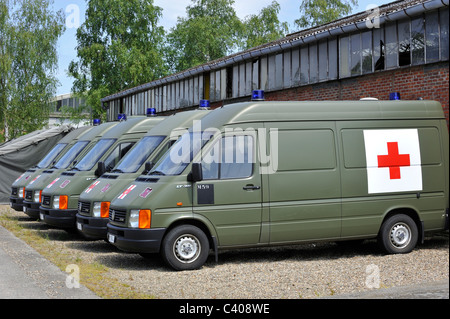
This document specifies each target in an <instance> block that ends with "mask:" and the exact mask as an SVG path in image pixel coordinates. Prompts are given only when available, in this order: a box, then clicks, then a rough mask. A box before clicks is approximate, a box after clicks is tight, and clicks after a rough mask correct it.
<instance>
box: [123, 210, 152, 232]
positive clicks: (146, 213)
mask: <svg viewBox="0 0 450 319" xmlns="http://www.w3.org/2000/svg"><path fill="white" fill-rule="evenodd" d="M151 221H152V211H151V210H149V209H141V210H137V209H132V210H131V211H130V218H129V219H128V225H129V227H130V228H140V229H148V228H150V227H151Z"/></svg>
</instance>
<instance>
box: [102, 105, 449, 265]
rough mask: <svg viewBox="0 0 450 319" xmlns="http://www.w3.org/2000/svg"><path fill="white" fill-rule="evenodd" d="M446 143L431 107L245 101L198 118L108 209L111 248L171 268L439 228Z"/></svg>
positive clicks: (396, 239)
mask: <svg viewBox="0 0 450 319" xmlns="http://www.w3.org/2000/svg"><path fill="white" fill-rule="evenodd" d="M448 194H449V138H448V128H447V124H446V120H445V117H444V113H443V110H442V107H441V105H440V104H439V103H438V102H434V101H339V102H333V101H326V102H263V101H262V102H247V103H237V104H230V105H226V106H224V107H222V108H220V109H216V110H214V112H212V113H210V114H208V115H207V116H205V117H204V118H203V119H202V122H201V128H198V127H197V128H196V127H193V128H191V129H190V132H189V133H188V134H187V135H185V136H183V137H181V138H180V139H179V140H178V141H177V142H176V143H175V144H174V145H173V146H172V148H171V149H170V150H169V152H168V153H166V155H165V156H163V157H162V158H161V159H160V161H159V162H158V163H157V164H156V165H155V167H154V168H153V169H152V170H151V171H150V173H149V174H148V176H145V177H140V178H138V179H137V180H136V181H135V182H133V183H132V184H131V185H130V186H129V187H128V188H127V189H126V190H124V191H123V192H122V193H121V194H119V195H118V196H117V197H116V198H115V199H114V200H113V201H112V202H111V205H110V214H109V216H110V217H109V218H110V222H109V223H108V240H109V242H110V243H112V244H113V245H115V246H116V247H118V248H119V249H121V250H123V251H127V252H136V253H141V254H147V253H158V252H159V253H161V256H162V258H163V260H164V261H165V262H166V263H167V264H168V265H169V266H171V267H173V268H174V269H176V270H188V269H197V268H199V267H201V266H202V265H203V264H204V263H205V261H206V259H207V257H208V253H209V251H210V249H212V250H213V251H214V252H215V254H216V259H217V252H218V250H220V249H224V248H227V249H229V248H241V247H260V246H275V245H286V244H297V243H305V242H316V241H343V240H362V239H369V238H378V241H379V243H380V245H381V247H382V248H383V249H384V250H385V251H386V252H388V253H408V252H410V251H411V250H412V249H414V247H415V246H416V244H417V243H418V242H421V241H423V240H424V234H425V233H429V232H433V231H440V230H443V229H444V228H445V227H446V226H445V225H446V221H448V207H449V199H448Z"/></svg>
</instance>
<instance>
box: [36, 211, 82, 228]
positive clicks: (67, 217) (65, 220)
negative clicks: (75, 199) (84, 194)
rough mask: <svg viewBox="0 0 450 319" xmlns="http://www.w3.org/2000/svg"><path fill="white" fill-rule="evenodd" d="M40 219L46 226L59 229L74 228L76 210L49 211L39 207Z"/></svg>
mask: <svg viewBox="0 0 450 319" xmlns="http://www.w3.org/2000/svg"><path fill="white" fill-rule="evenodd" d="M39 209H40V219H41V220H42V221H44V222H45V223H46V224H49V225H51V226H56V227H61V228H74V227H75V221H76V215H77V212H78V210H76V209H66V210H61V209H51V208H47V207H42V206H41V207H40V208H39Z"/></svg>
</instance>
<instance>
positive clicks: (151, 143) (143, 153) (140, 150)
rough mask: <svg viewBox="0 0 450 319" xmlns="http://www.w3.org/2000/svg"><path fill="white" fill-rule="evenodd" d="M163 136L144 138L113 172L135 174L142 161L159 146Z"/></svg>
mask: <svg viewBox="0 0 450 319" xmlns="http://www.w3.org/2000/svg"><path fill="white" fill-rule="evenodd" d="M164 138H165V137H164V136H146V137H143V138H142V139H141V140H140V141H139V143H138V144H137V145H136V146H135V147H134V148H133V149H132V150H131V151H130V152H129V153H128V154H127V155H125V157H124V158H123V159H122V160H121V161H120V163H119V164H118V165H117V166H116V167H115V168H114V170H113V172H114V171H117V172H120V173H135V172H137V170H138V169H139V167H141V166H142V164H144V161H145V160H146V159H147V158H148V157H149V156H150V155H151V154H152V153H153V151H154V150H155V149H156V148H157V147H158V145H159V144H161V142H162V141H163V140H164Z"/></svg>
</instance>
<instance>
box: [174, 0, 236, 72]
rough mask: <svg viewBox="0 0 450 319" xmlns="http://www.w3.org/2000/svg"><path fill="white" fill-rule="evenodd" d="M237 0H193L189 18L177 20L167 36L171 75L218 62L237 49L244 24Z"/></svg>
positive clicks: (189, 8) (188, 11)
mask: <svg viewBox="0 0 450 319" xmlns="http://www.w3.org/2000/svg"><path fill="white" fill-rule="evenodd" d="M233 4H234V0H193V1H192V4H191V5H190V6H188V7H187V8H186V13H187V17H186V18H178V23H177V25H176V26H175V27H174V28H172V29H171V30H170V33H169V34H168V36H167V42H168V47H167V62H168V64H169V69H170V70H171V71H172V72H176V71H182V70H185V69H188V68H191V67H194V66H197V65H200V64H203V63H206V62H208V61H211V60H215V59H219V58H221V57H224V56H226V55H228V54H230V53H232V52H233V51H234V50H235V49H237V45H236V44H237V43H238V42H239V35H240V34H241V32H242V28H243V25H242V23H241V21H240V20H239V18H238V17H237V15H236V12H235V10H234V8H233Z"/></svg>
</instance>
